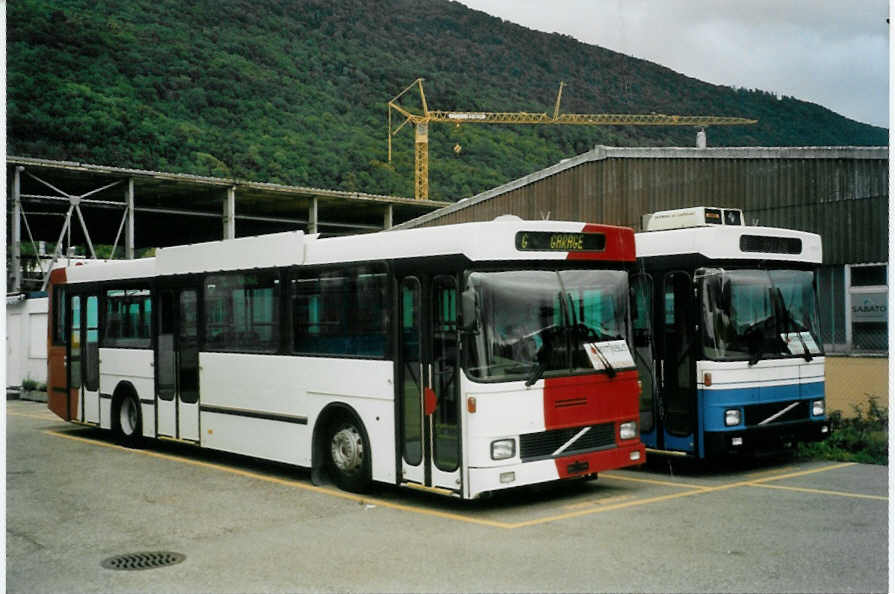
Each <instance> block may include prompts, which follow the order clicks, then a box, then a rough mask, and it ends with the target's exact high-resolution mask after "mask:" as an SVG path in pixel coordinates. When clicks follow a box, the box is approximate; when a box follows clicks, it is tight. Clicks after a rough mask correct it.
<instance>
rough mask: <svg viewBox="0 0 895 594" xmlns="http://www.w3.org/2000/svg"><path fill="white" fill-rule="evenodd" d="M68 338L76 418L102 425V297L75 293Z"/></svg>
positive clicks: (71, 400) (71, 301)
mask: <svg viewBox="0 0 895 594" xmlns="http://www.w3.org/2000/svg"><path fill="white" fill-rule="evenodd" d="M68 303H69V320H70V325H69V328H70V329H71V333H70V336H69V341H68V369H69V376H68V389H69V398H70V402H71V404H74V406H73V407H72V408H74V411H73V412H74V413H75V416H74V419H76V420H78V421H81V422H82V423H91V424H95V425H98V424H99V296H98V295H97V294H96V293H93V294H79V295H72V296H71V298H70V299H69V302H68Z"/></svg>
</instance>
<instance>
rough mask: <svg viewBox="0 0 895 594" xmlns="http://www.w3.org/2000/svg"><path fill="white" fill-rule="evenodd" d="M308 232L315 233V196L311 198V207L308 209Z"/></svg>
mask: <svg viewBox="0 0 895 594" xmlns="http://www.w3.org/2000/svg"><path fill="white" fill-rule="evenodd" d="M308 233H309V234H312V233H317V198H316V197H314V198H311V208H310V210H309V211H308Z"/></svg>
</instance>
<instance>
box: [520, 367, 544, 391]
mask: <svg viewBox="0 0 895 594" xmlns="http://www.w3.org/2000/svg"><path fill="white" fill-rule="evenodd" d="M544 368H546V365H544V363H543V362H541V361H538V364H537V365H535V368H534V369H532V370H531V373H529V374H528V377H527V378H525V387H526V388H530V387H532V386H533V385H534V383H535V382H536V381H538V380H539V379H541V376H542V375H544Z"/></svg>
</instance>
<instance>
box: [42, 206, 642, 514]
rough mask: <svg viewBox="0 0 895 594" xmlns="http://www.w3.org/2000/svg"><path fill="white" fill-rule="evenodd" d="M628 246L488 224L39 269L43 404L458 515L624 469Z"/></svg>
mask: <svg viewBox="0 0 895 594" xmlns="http://www.w3.org/2000/svg"><path fill="white" fill-rule="evenodd" d="M633 264H634V234H633V231H632V230H631V229H628V228H621V227H611V226H602V225H585V224H583V223H571V222H547V221H537V222H535V221H522V220H521V219H517V218H515V217H513V218H512V219H511V220H498V221H494V222H486V223H467V224H462V225H453V226H445V227H437V228H430V229H416V230H407V231H391V232H381V233H374V234H369V235H358V236H351V237H338V238H327V239H321V238H318V237H316V236H311V235H305V234H303V233H302V232H289V233H279V234H273V235H267V236H259V237H249V238H241V239H235V240H228V241H216V242H210V243H203V244H196V245H188V246H178V247H170V248H162V249H159V250H157V254H156V256H155V257H153V258H147V259H142V260H134V261H114V262H96V261H93V262H90V261H88V262H82V263H79V265H76V266H71V267H67V268H65V267H60V268H57V269H55V270H53V271H52V273H51V286H50V295H51V305H50V318H51V323H50V324H49V330H48V334H49V360H50V363H49V371H50V373H49V396H50V401H49V408H50V410H52V411H53V412H55V413H56V414H57V415H59V416H60V417H62V418H63V419H65V420H69V421H73V422H77V423H83V424H87V425H93V426H97V427H101V428H104V429H109V430H111V431H112V432H113V433H114V434H115V435H116V436H117V438H118V439H119V440H120V441H121V442H123V443H125V444H130V445H136V444H137V443H138V442H140V441H141V440H142V439H144V438H164V439H174V440H180V441H185V442H189V443H193V444H196V445H198V446H201V447H207V448H212V449H216V450H223V451H227V452H234V453H238V454H242V455H247V456H252V457H257V458H263V459H268V460H275V461H279V462H285V463H289V464H294V465H298V466H304V467H310V468H311V469H312V473H311V474H312V480H313V481H315V482H318V481H319V480H320V479H321V478H322V477H323V473H324V472H326V473H328V474H329V476H330V477H331V478H332V480H333V481H334V482H335V483H336V484H338V485H339V486H340V487H342V488H344V489H347V490H352V491H363V490H364V489H366V488H367V487H368V485H369V483H370V482H371V481H379V482H383V483H391V484H395V485H407V486H412V487H418V488H423V489H429V490H433V491H436V492H439V493H443V494H448V495H452V496H457V497H463V498H475V497H479V496H481V495H482V494H483V493H488V492H493V491H497V490H500V489H505V488H509V487H514V486H519V485H528V484H533V483H540V482H544V481H551V480H556V479H561V478H567V477H581V476H591V475H595V474H596V473H597V472H600V471H603V470H607V469H611V468H619V467H622V466H628V465H634V464H640V463H642V461H643V456H644V450H643V446H642V444H641V443H640V440H639V433H638V431H637V423H638V406H637V402H638V395H639V392H638V390H639V384H638V378H637V371H636V369H635V366H634V361H633V358H632V356H631V353H630V350H629V348H628V341H629V339H630V322H629V313H628V311H629V310H628V303H629V300H628V273H629V270H630V269H631V267H632V266H633Z"/></svg>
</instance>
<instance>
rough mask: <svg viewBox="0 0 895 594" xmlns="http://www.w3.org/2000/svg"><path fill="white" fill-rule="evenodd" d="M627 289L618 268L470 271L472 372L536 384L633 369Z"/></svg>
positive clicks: (467, 318) (467, 313)
mask: <svg viewBox="0 0 895 594" xmlns="http://www.w3.org/2000/svg"><path fill="white" fill-rule="evenodd" d="M627 292H628V275H627V273H626V272H624V271H620V270H561V271H555V270H552V271H551V270H516V271H503V272H473V273H471V274H470V275H469V277H468V280H467V285H466V291H465V293H464V326H465V327H466V328H467V333H466V334H467V340H466V348H465V351H466V354H467V356H466V372H467V374H468V375H469V377H471V378H474V379H480V380H488V381H495V380H497V381H501V380H518V379H526V380H527V381H528V382H529V383H533V382H534V381H537V379H539V378H540V377H542V376H549V375H558V374H564V375H567V374H570V373H584V372H591V373H592V372H594V371H595V370H605V371H606V372H607V373H609V374H610V375H614V374H615V370H616V369H620V368H627V367H633V361H632V360H630V359H631V358H630V352H629V351H628V348H627V344H626V342H625V339H626V337H627V333H628V328H627V305H626V304H627V299H626V296H627ZM470 329H471V330H470Z"/></svg>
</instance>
